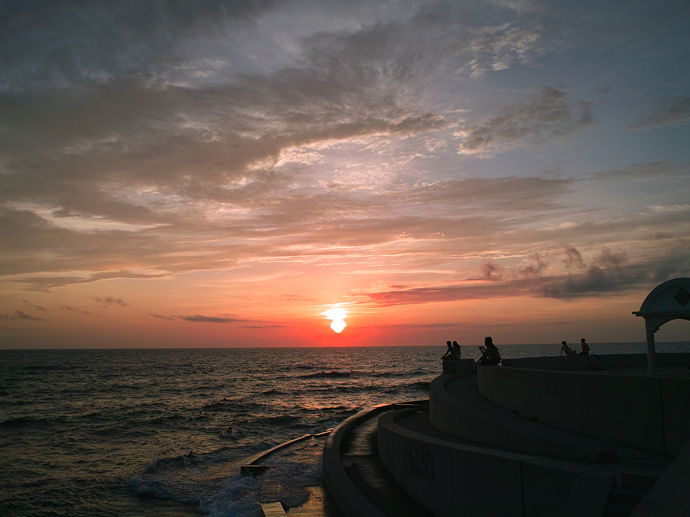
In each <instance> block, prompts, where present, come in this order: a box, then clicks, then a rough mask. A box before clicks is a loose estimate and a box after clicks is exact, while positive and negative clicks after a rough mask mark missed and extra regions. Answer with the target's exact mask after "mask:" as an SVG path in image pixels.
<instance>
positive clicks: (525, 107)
mask: <svg viewBox="0 0 690 517" xmlns="http://www.w3.org/2000/svg"><path fill="white" fill-rule="evenodd" d="M594 122H595V119H594V117H593V116H592V112H591V103H590V102H585V101H573V100H571V99H570V96H569V94H568V93H566V92H564V91H561V90H558V89H556V88H553V87H551V86H545V87H543V88H542V89H541V91H540V92H539V93H538V94H536V95H534V96H533V97H532V98H531V99H529V100H526V101H523V102H517V103H514V104H511V105H509V106H506V107H505V108H503V109H502V110H501V113H500V114H499V115H498V116H496V117H494V118H492V119H491V120H489V121H488V122H486V123H484V124H482V125H478V126H467V127H465V128H463V129H462V130H460V131H458V133H457V134H458V136H460V137H462V139H463V140H462V144H461V152H462V153H464V154H491V153H495V152H499V151H501V150H502V149H505V148H511V147H514V146H515V145H519V144H522V145H527V144H534V143H539V142H542V141H543V140H544V139H546V138H549V137H558V136H565V135H567V134H569V133H572V132H574V131H577V130H579V129H581V128H583V127H586V126H589V125H591V124H593V123H594Z"/></svg>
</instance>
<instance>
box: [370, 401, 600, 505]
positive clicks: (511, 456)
mask: <svg viewBox="0 0 690 517" xmlns="http://www.w3.org/2000/svg"><path fill="white" fill-rule="evenodd" d="M414 411H415V410H400V411H396V412H393V413H388V414H385V415H383V416H382V417H381V418H380V419H379V427H378V429H379V438H378V440H379V442H378V443H379V455H380V456H381V461H382V462H383V464H384V466H385V467H386V470H387V471H388V472H389V473H390V474H391V476H392V477H393V478H394V479H395V481H396V482H397V483H398V484H399V485H400V486H401V487H402V488H403V489H404V490H405V491H406V492H407V493H408V494H410V495H411V496H412V497H413V498H414V499H415V500H416V501H417V502H419V503H420V504H421V505H422V506H424V507H425V508H426V509H427V510H429V511H430V512H432V513H433V514H435V515H438V516H441V517H445V516H457V515H463V516H467V517H471V516H477V517H479V516H486V515H500V516H502V517H503V516H506V517H511V516H520V517H544V516H554V517H558V516H563V515H564V513H565V511H566V509H567V508H568V507H569V506H570V507H571V508H572V509H576V508H580V507H586V506H587V505H588V504H589V505H590V506H591V505H593V504H595V505H600V503H601V500H602V499H604V502H605V499H606V496H607V495H608V494H606V495H605V496H601V494H600V493H599V492H601V490H599V491H598V492H597V495H599V497H596V498H594V499H593V498H592V494H587V493H580V492H578V491H575V490H574V489H575V487H576V484H577V482H578V480H580V484H581V485H582V484H583V483H582V482H583V480H586V479H588V478H587V477H584V478H583V476H588V475H589V473H592V472H597V471H598V469H597V466H596V465H591V466H589V465H585V464H574V463H568V462H564V461H559V460H553V459H548V458H540V457H537V456H532V455H527V454H519V453H514V452H510V451H501V450H497V449H493V448H488V447H487V448H484V447H479V446H472V445H467V444H462V443H456V442H451V441H447V440H443V439H439V438H434V437H431V436H428V435H426V434H421V433H417V432H415V431H411V430H410V429H407V428H405V427H404V425H401V424H400V423H399V421H404V419H405V417H407V416H409V415H411V414H413V413H414ZM604 475H607V476H608V479H611V480H612V479H613V474H611V473H607V474H604ZM598 488H601V486H598ZM582 515H592V516H594V515H597V514H595V513H588V514H582ZM598 515H601V514H598Z"/></svg>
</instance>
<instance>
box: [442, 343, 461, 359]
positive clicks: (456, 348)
mask: <svg viewBox="0 0 690 517" xmlns="http://www.w3.org/2000/svg"><path fill="white" fill-rule="evenodd" d="M446 346H447V347H448V350H446V353H445V354H443V357H441V359H443V360H444V361H446V360H449V359H460V345H458V342H457V341H453V343H451V342H450V341H446Z"/></svg>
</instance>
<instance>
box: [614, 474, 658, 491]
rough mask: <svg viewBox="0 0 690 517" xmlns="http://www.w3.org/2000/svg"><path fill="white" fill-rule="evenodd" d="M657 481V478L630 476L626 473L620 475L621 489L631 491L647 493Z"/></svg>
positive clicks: (640, 475)
mask: <svg viewBox="0 0 690 517" xmlns="http://www.w3.org/2000/svg"><path fill="white" fill-rule="evenodd" d="M658 480H659V478H658V477H657V476H649V475H645V474H631V473H627V472H623V473H621V487H622V488H629V489H632V490H643V491H645V492H647V491H648V490H649V489H650V488H652V486H654V483H656V482H657V481H658Z"/></svg>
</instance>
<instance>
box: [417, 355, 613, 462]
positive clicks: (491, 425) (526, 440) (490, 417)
mask: <svg viewBox="0 0 690 517" xmlns="http://www.w3.org/2000/svg"><path fill="white" fill-rule="evenodd" d="M480 369H481V370H486V371H487V372H488V374H489V375H490V374H491V372H492V371H499V370H500V368H494V367H486V368H484V367H482V368H480ZM476 382H477V381H476V378H475V377H467V378H457V377H454V376H451V375H443V376H441V377H438V378H436V379H434V380H433V381H432V382H431V385H430V387H429V422H430V424H431V426H432V427H433V428H435V429H437V430H439V431H441V432H443V433H446V434H448V435H451V436H456V437H458V438H462V439H465V440H471V441H473V442H476V443H479V444H483V445H487V446H491V447H500V448H504V449H510V450H513V451H519V452H521V453H525V454H534V455H539V456H547V457H552V458H563V459H569V460H576V461H586V462H590V463H608V462H612V461H616V459H617V454H616V450H615V449H614V448H613V447H612V446H611V445H610V444H608V443H602V442H599V441H596V440H593V439H591V438H588V437H584V436H578V435H573V434H571V433H568V432H566V431H563V430H560V429H555V428H553V427H552V426H547V425H544V424H543V423H539V422H535V421H531V420H529V419H527V418H525V417H523V416H520V415H516V414H513V413H511V412H509V411H506V410H505V409H503V408H501V407H499V406H497V405H495V404H492V403H490V402H489V401H487V400H486V399H484V398H483V397H482V396H481V395H480V394H479V392H478V391H477V385H476Z"/></svg>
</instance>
